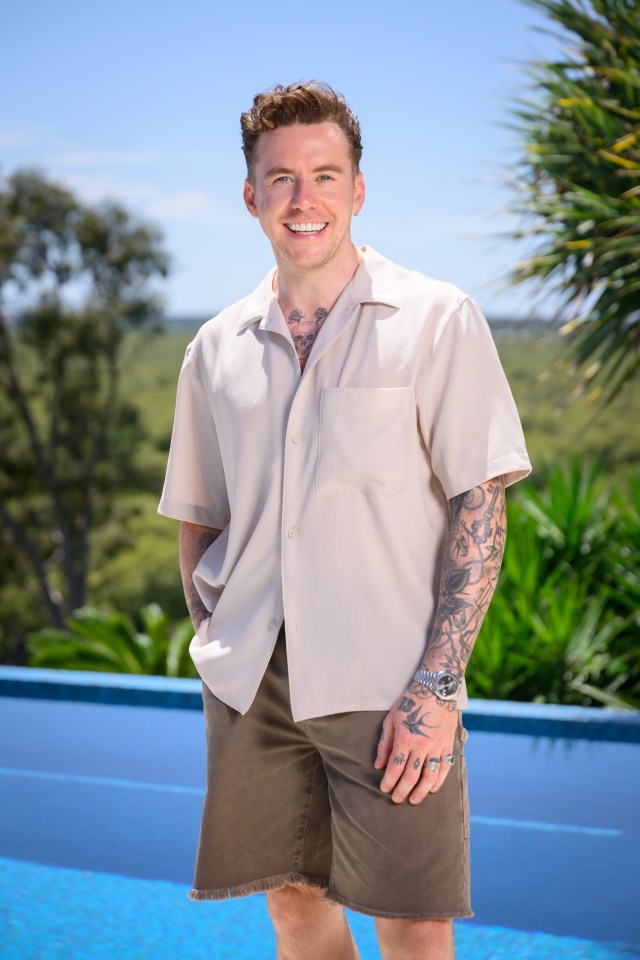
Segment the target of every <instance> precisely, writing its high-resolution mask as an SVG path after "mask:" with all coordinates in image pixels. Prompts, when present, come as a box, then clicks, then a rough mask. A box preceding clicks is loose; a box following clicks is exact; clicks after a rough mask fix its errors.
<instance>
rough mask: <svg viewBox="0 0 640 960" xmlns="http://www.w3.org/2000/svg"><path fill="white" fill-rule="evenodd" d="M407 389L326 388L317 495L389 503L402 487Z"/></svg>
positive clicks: (317, 475) (407, 424)
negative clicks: (355, 496)
mask: <svg viewBox="0 0 640 960" xmlns="http://www.w3.org/2000/svg"><path fill="white" fill-rule="evenodd" d="M410 395H411V391H410V388H409V387H325V388H324V390H323V391H322V399H321V402H320V433H319V438H318V463H317V469H316V490H317V492H318V493H342V492H349V491H352V492H360V493H368V494H374V495H378V496H385V497H391V496H393V495H394V494H396V493H399V492H400V490H402V488H403V486H404V482H405V470H406V466H405V461H406V446H407V431H408V426H409V399H410Z"/></svg>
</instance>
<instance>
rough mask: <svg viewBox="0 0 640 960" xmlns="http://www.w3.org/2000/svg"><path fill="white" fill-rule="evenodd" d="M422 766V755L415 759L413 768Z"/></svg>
mask: <svg viewBox="0 0 640 960" xmlns="http://www.w3.org/2000/svg"><path fill="white" fill-rule="evenodd" d="M421 766H422V759H421V758H420V757H416V758H415V760H414V761H413V769H414V770H417V769H418V768H419V767H421Z"/></svg>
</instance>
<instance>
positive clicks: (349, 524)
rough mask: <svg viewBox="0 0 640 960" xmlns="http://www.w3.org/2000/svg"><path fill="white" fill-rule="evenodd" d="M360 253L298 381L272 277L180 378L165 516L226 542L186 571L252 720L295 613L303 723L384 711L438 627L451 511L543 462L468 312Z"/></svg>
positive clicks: (205, 674)
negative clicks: (480, 490) (455, 503)
mask: <svg viewBox="0 0 640 960" xmlns="http://www.w3.org/2000/svg"><path fill="white" fill-rule="evenodd" d="M360 253H361V255H362V262H361V263H360V266H359V267H358V269H357V271H356V273H355V275H354V277H353V279H352V280H351V281H350V282H349V283H348V284H347V286H346V288H345V289H344V290H343V292H342V294H341V295H340V297H339V299H338V300H337V302H336V304H335V306H334V307H333V309H332V310H331V312H330V314H329V315H328V317H327V319H326V320H325V322H324V325H323V326H322V329H321V330H320V332H319V334H318V338H317V340H316V342H315V343H314V346H313V349H312V351H311V354H310V356H309V359H308V361H307V365H306V367H305V370H304V373H303V374H302V376H301V375H300V366H299V362H298V358H297V356H296V353H295V350H294V348H293V345H292V342H291V338H290V335H289V331H288V329H287V324H286V322H285V319H284V317H283V315H282V311H281V310H280V307H279V305H278V303H277V300H276V298H275V296H274V294H273V289H272V281H273V272H271V273H270V274H269V275H268V276H267V277H266V278H265V279H264V281H263V282H262V283H261V284H260V286H259V287H258V288H257V289H256V290H255V292H254V293H252V294H251V295H250V296H249V297H247V298H246V299H244V300H241V301H240V302H238V303H236V304H234V305H233V306H231V307H229V308H228V309H226V310H223V311H222V313H220V314H218V315H217V316H216V317H214V318H213V319H212V320H210V321H209V322H208V323H206V324H205V325H204V326H203V327H202V328H201V329H200V330H199V331H198V334H197V336H196V338H195V340H194V341H193V343H191V344H190V346H189V347H188V349H187V353H186V357H185V360H184V365H183V367H182V372H181V374H180V380H179V384H178V397H177V403H176V414H175V423H174V429H173V438H172V441H171V451H170V454H169V463H168V467H167V475H166V480H165V486H164V491H163V495H162V500H161V502H160V506H159V508H158V509H159V512H160V513H163V514H165V515H166V516H169V517H175V518H176V519H179V520H186V521H190V522H192V523H198V524H204V525H205V526H209V527H216V528H220V529H222V530H223V532H222V534H221V535H220V536H219V537H218V539H217V540H216V541H215V542H214V543H212V544H211V546H210V547H209V548H208V550H207V551H206V552H205V554H204V555H203V557H202V559H201V561H200V563H199V564H198V566H197V568H196V570H195V572H194V575H193V579H194V583H195V585H196V587H197V589H198V592H199V593H200V596H201V597H202V600H203V602H204V603H205V605H206V606H207V609H209V610H211V611H212V616H211V617H210V618H209V619H208V620H205V621H204V623H203V624H202V625H201V626H200V628H199V629H198V632H197V634H196V636H195V637H194V639H193V641H192V643H191V648H190V650H191V655H192V657H193V660H194V662H195V664H196V666H197V668H198V670H199V672H200V674H201V676H202V678H203V680H204V681H205V683H206V684H207V685H208V686H209V688H210V689H211V690H212V692H213V693H214V694H215V695H216V696H217V697H219V698H220V699H221V700H223V701H224V702H225V703H227V704H229V705H230V706H231V707H234V708H235V709H236V710H239V711H240V712H241V713H244V712H246V711H247V710H248V708H249V707H250V705H251V703H252V701H253V698H254V696H255V693H256V690H257V688H258V685H259V683H260V680H261V678H262V676H263V674H264V671H265V669H266V667H267V664H268V662H269V658H270V656H271V653H272V650H273V647H274V644H275V641H276V637H277V635H278V629H279V627H280V625H281V624H282V621H283V619H284V620H285V622H286V628H287V652H288V660H289V679H290V688H291V706H292V711H293V717H294V719H295V720H303V719H306V718H309V717H314V716H323V715H326V714H331V713H337V712H342V711H348V710H388V709H389V708H390V707H391V705H392V704H393V702H394V701H395V700H396V698H397V697H398V696H399V695H400V694H401V693H402V692H403V690H404V689H405V688H406V687H407V685H408V683H409V682H410V680H411V678H412V676H413V673H414V672H415V670H416V669H417V667H418V666H419V664H420V661H421V659H422V655H423V652H424V649H425V645H426V641H427V638H428V635H429V629H430V626H431V624H432V621H433V617H434V613H435V608H436V602H437V596H438V586H439V575H440V565H439V555H440V551H441V546H442V543H443V539H444V537H445V535H446V531H447V524H448V513H447V500H448V499H450V498H451V497H454V496H456V494H459V493H462V492H464V491H466V490H469V489H471V488H472V487H474V486H477V485H478V484H480V483H483V482H484V481H485V480H489V479H490V478H491V477H495V476H500V475H504V476H505V480H506V483H507V484H510V483H514V482H515V481H516V480H519V479H520V478H521V477H524V476H526V475H527V474H528V473H529V471H530V469H531V467H530V464H529V460H528V457H527V452H526V449H525V444H524V438H523V435H522V429H521V426H520V421H519V419H518V414H517V411H516V407H515V404H514V401H513V397H512V395H511V392H510V390H509V386H508V384H507V381H506V378H505V376H504V373H503V371H502V367H501V365H500V361H499V359H498V355H497V352H496V349H495V346H494V343H493V340H492V337H491V334H490V332H489V328H488V325H487V323H486V320H485V319H484V317H483V316H482V314H481V313H480V311H479V309H478V307H477V306H476V305H475V303H474V302H473V301H472V300H471V299H469V297H467V296H465V295H464V294H463V293H462V292H460V291H459V290H458V289H457V288H456V287H453V286H451V285H450V284H448V283H442V282H439V281H436V280H432V279H429V278H427V277H425V276H423V275H422V274H419V273H416V272H411V271H408V270H405V269H403V268H401V267H399V266H396V265H395V264H393V263H391V262H390V261H389V260H386V259H385V258H384V257H381V256H380V255H379V254H377V253H376V252H375V251H373V250H372V249H371V248H366V247H365V248H362V250H361V251H360ZM480 642H481V640H480ZM459 704H460V705H461V706H463V705H464V704H465V695H464V693H463V694H462V698H461V699H460V700H459Z"/></svg>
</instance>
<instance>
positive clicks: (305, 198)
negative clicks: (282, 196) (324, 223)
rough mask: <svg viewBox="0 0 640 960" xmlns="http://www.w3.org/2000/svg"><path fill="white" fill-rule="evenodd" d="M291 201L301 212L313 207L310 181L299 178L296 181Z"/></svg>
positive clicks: (313, 197)
mask: <svg viewBox="0 0 640 960" xmlns="http://www.w3.org/2000/svg"><path fill="white" fill-rule="evenodd" d="M291 199H292V202H293V205H294V206H295V207H298V208H299V209H301V210H308V209H309V208H310V207H313V205H314V201H315V196H314V192H313V184H312V183H311V181H310V180H308V179H307V178H306V177H300V178H299V179H298V180H296V182H295V188H294V191H293V196H292V198H291Z"/></svg>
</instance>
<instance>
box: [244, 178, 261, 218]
mask: <svg viewBox="0 0 640 960" xmlns="http://www.w3.org/2000/svg"><path fill="white" fill-rule="evenodd" d="M242 196H243V197H244V203H245V206H246V208H247V210H248V211H249V213H250V214H251V216H252V217H256V219H257V217H258V207H257V205H256V192H255V190H254V189H253V186H252V185H251V181H250V180H245V182H244V187H243V188H242Z"/></svg>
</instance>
